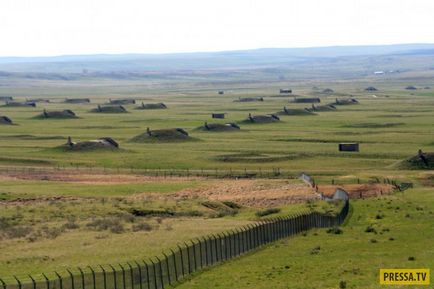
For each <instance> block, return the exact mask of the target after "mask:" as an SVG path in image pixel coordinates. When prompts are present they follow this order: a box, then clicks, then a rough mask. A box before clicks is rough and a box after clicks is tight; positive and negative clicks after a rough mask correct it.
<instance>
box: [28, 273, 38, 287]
mask: <svg viewBox="0 0 434 289" xmlns="http://www.w3.org/2000/svg"><path fill="white" fill-rule="evenodd" d="M28 276H29V278H30V280H32V284H33V289H36V281H35V279H33V277H32V275H30V274H29V275H28Z"/></svg>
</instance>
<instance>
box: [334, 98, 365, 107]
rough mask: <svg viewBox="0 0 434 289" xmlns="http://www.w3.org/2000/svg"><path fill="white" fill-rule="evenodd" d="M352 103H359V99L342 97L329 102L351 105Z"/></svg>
mask: <svg viewBox="0 0 434 289" xmlns="http://www.w3.org/2000/svg"><path fill="white" fill-rule="evenodd" d="M352 104H359V101H358V100H357V99H355V98H344V99H338V98H336V100H335V102H333V103H331V105H352Z"/></svg>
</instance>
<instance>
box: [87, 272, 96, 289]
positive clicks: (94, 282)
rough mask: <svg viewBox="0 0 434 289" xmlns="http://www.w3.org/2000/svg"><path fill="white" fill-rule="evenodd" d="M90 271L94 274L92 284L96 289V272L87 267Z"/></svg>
mask: <svg viewBox="0 0 434 289" xmlns="http://www.w3.org/2000/svg"><path fill="white" fill-rule="evenodd" d="M87 267H88V268H89V269H90V272H91V273H92V284H93V289H96V278H95V271H94V270H93V268H92V267H90V266H87Z"/></svg>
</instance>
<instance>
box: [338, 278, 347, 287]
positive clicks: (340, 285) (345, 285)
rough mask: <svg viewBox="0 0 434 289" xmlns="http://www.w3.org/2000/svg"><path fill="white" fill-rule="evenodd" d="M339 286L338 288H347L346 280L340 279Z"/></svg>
mask: <svg viewBox="0 0 434 289" xmlns="http://www.w3.org/2000/svg"><path fill="white" fill-rule="evenodd" d="M339 288H340V289H345V288H347V282H346V281H343V280H341V281H340V282H339Z"/></svg>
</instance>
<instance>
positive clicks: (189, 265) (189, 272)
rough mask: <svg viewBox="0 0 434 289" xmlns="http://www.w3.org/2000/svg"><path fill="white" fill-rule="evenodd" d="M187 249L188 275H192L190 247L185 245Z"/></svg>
mask: <svg viewBox="0 0 434 289" xmlns="http://www.w3.org/2000/svg"><path fill="white" fill-rule="evenodd" d="M184 244H185V248H186V249H187V264H188V274H191V259H190V247H189V246H188V245H187V243H185V242H184Z"/></svg>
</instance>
